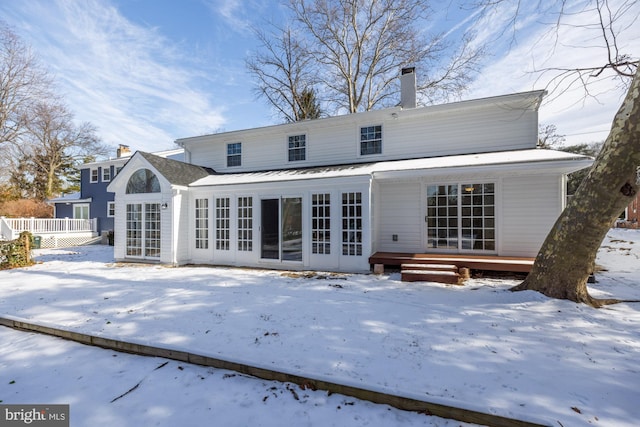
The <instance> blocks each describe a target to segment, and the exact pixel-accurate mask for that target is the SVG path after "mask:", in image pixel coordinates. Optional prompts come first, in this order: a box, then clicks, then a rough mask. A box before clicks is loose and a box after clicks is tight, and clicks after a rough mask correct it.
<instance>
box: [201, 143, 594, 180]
mask: <svg viewBox="0 0 640 427" xmlns="http://www.w3.org/2000/svg"><path fill="white" fill-rule="evenodd" d="M591 160H592V159H591V158H590V157H587V156H583V155H580V154H573V153H567V152H563V151H555V150H544V149H530V150H517V151H504V152H492V153H480V154H464V155H455V156H443V157H428V158H420V159H410V160H389V161H384V162H373V163H356V164H350V165H339V166H318V167H311V168H301V169H281V170H272V171H260V172H238V173H216V174H214V175H208V176H206V177H202V178H200V179H198V180H197V181H195V182H192V183H191V184H190V187H202V186H213V185H234V184H254V183H262V182H279V181H280V182H281V181H298V180H307V179H323V178H341V177H350V176H363V175H375V174H376V173H383V172H400V171H411V170H416V171H417V170H436V169H445V168H461V167H482V166H499V165H515V164H531V163H541V162H545V163H549V162H559V161H581V162H584V166H587V162H590V161H591ZM577 169H581V168H580V167H578V168H577Z"/></svg>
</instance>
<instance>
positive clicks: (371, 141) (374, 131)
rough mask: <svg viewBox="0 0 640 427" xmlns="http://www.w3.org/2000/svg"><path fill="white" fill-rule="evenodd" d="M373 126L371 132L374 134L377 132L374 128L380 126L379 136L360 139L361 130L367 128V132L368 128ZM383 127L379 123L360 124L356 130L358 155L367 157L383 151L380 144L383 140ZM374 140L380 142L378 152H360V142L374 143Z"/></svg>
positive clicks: (378, 154) (380, 153)
mask: <svg viewBox="0 0 640 427" xmlns="http://www.w3.org/2000/svg"><path fill="white" fill-rule="evenodd" d="M370 128H373V134H374V135H375V134H376V133H377V132H378V129H376V128H380V131H379V132H380V138H369V139H366V140H363V139H362V134H363V131H365V130H367V133H369V129H370ZM383 131H384V128H383V126H382V125H381V124H377V125H367V126H360V128H359V131H358V155H359V156H360V157H369V156H380V155H382V153H383V146H382V142H383V140H384V134H383ZM376 141H379V142H380V144H379V146H380V151H378V152H374V153H369V152H367V153H363V152H362V144H363V143H366V144H371V143H375V142H376Z"/></svg>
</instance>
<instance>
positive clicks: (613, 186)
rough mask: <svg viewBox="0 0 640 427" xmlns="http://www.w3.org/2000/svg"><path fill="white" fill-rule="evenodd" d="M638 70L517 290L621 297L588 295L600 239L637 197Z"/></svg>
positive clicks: (584, 299) (584, 298) (588, 300)
mask: <svg viewBox="0 0 640 427" xmlns="http://www.w3.org/2000/svg"><path fill="white" fill-rule="evenodd" d="M639 167H640V72H638V71H637V70H636V74H635V77H634V78H633V81H632V83H631V85H630V87H629V91H628V92H627V96H626V98H625V100H624V101H623V103H622V106H621V107H620V109H619V110H618V113H617V114H616V116H615V118H614V121H613V124H612V127H611V131H610V133H609V136H608V137H607V140H606V141H605V144H604V146H603V147H602V150H601V151H600V154H599V155H598V157H597V159H596V161H595V163H594V165H593V166H592V168H591V171H590V172H589V174H588V175H587V177H586V178H585V180H584V181H583V182H582V184H581V185H580V187H579V188H578V190H577V191H576V193H575V195H574V196H573V197H572V198H571V200H570V202H569V203H568V205H567V208H566V209H565V210H564V211H563V212H562V214H561V215H560V218H558V220H557V221H556V223H555V225H554V226H553V228H552V229H551V232H550V233H549V235H547V238H546V239H545V241H544V243H543V245H542V248H541V249H540V252H539V253H538V256H537V257H536V261H535V263H534V265H533V269H532V270H531V273H529V275H528V276H527V278H526V279H525V281H524V282H523V283H521V284H520V285H518V286H516V287H515V288H514V290H535V291H538V292H541V293H543V294H545V295H547V296H549V297H552V298H561V299H569V300H571V301H575V302H581V303H585V304H589V305H591V306H594V307H598V306H601V305H603V304H607V303H612V302H617V301H616V300H598V299H595V298H593V297H591V296H590V295H589V292H588V290H587V279H588V278H589V275H590V274H591V273H593V272H594V267H595V259H596V254H597V252H598V248H599V247H600V245H601V243H602V240H603V239H604V237H605V236H606V234H607V232H608V231H609V229H610V228H611V226H612V225H613V223H614V221H615V220H616V218H617V217H618V216H619V215H620V212H622V211H623V210H624V208H625V207H626V206H627V205H628V204H629V202H630V201H631V200H632V199H633V198H634V197H635V195H636V193H637V192H638V189H639V188H640V182H639V179H638V176H637V174H638V168H639Z"/></svg>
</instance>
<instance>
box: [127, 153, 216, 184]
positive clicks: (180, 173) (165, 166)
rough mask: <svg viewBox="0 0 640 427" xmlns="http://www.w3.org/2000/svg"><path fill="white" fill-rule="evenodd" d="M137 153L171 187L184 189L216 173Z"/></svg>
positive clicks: (152, 155)
mask: <svg viewBox="0 0 640 427" xmlns="http://www.w3.org/2000/svg"><path fill="white" fill-rule="evenodd" d="M138 153H139V154H140V155H141V156H142V157H144V159H145V160H146V161H148V162H149V163H150V164H151V165H152V166H153V167H154V168H156V170H157V171H158V172H160V174H162V176H164V177H165V178H166V179H167V181H169V182H170V183H171V184H173V185H182V186H185V187H186V186H188V185H189V184H191V183H192V182H194V181H197V180H199V179H202V178H204V177H207V176H209V175H212V174H215V173H216V172H215V171H214V170H213V169H210V168H205V167H202V166H196V165H192V164H189V163H184V162H180V161H178V160H172V159H167V158H164V157H160V156H156V155H154V154H150V153H145V152H143V151H138Z"/></svg>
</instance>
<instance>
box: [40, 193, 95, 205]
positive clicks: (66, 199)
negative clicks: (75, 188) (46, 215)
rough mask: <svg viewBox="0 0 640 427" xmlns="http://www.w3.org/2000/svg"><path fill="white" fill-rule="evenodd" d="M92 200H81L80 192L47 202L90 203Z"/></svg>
mask: <svg viewBox="0 0 640 427" xmlns="http://www.w3.org/2000/svg"><path fill="white" fill-rule="evenodd" d="M90 201H91V198H90V197H89V198H87V199H81V198H80V192H75V193H69V194H63V195H62V196H60V197H56V198H54V199H49V200H47V202H48V203H65V202H76V203H77V202H90Z"/></svg>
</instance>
